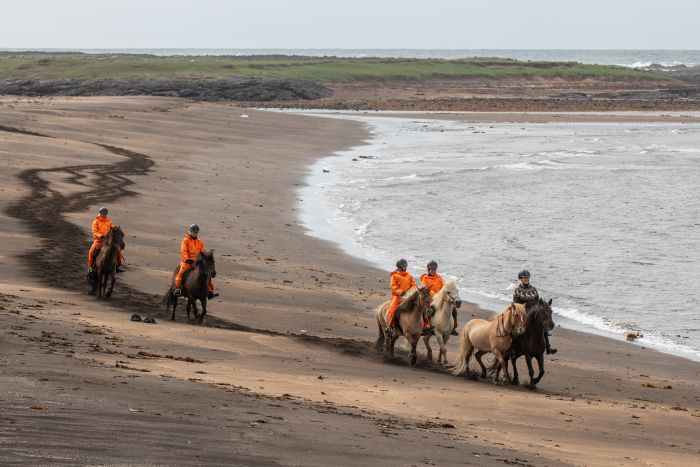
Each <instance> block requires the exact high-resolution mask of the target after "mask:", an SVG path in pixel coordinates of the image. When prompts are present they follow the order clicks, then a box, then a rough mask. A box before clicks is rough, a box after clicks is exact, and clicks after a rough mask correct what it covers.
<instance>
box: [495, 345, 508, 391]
mask: <svg viewBox="0 0 700 467" xmlns="http://www.w3.org/2000/svg"><path fill="white" fill-rule="evenodd" d="M493 355H494V356H495V357H496V360H497V361H498V370H496V377H495V378H494V379H493V382H494V384H496V383H497V382H498V376H499V373H500V372H501V368H502V369H503V376H504V378H505V381H506V382H507V383H510V374H509V373H508V362H507V361H506V359H505V358H503V355H501V352H499V351H498V350H495V351H494V352H493Z"/></svg>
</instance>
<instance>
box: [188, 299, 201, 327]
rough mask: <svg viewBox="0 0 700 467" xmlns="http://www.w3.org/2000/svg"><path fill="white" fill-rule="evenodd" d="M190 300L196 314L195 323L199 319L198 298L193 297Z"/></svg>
mask: <svg viewBox="0 0 700 467" xmlns="http://www.w3.org/2000/svg"><path fill="white" fill-rule="evenodd" d="M190 302H191V303H192V313H193V314H194V324H197V321H198V320H199V310H198V309H197V299H196V298H191V299H190Z"/></svg>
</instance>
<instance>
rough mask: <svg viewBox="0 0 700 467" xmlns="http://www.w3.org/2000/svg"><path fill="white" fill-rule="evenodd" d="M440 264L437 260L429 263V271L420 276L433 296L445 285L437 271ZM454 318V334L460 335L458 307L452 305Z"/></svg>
mask: <svg viewBox="0 0 700 467" xmlns="http://www.w3.org/2000/svg"><path fill="white" fill-rule="evenodd" d="M437 267H438V264H437V263H436V262H435V261H431V262H429V263H428V273H427V274H422V275H421V276H420V281H421V282H422V283H423V285H427V286H428V287H430V296H431V297H432V296H433V295H435V294H436V293H438V292H439V291H440V290H442V288H443V287H444V286H445V282H444V281H443V280H442V276H440V274H438V273H437ZM452 320H453V321H454V327H453V328H452V335H453V336H458V335H459V333H458V332H457V308H455V307H454V306H453V307H452Z"/></svg>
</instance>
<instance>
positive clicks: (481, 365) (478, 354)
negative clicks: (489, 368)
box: [474, 350, 487, 379]
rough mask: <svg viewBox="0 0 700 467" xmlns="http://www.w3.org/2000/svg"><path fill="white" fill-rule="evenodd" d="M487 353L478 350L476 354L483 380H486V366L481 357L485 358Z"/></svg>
mask: <svg viewBox="0 0 700 467" xmlns="http://www.w3.org/2000/svg"><path fill="white" fill-rule="evenodd" d="M486 353H487V352H484V351H483V350H477V351H476V353H475V354H474V357H475V358H476V361H477V362H479V366H480V367H481V379H486V365H484V362H482V361H481V357H483V356H484V354H486Z"/></svg>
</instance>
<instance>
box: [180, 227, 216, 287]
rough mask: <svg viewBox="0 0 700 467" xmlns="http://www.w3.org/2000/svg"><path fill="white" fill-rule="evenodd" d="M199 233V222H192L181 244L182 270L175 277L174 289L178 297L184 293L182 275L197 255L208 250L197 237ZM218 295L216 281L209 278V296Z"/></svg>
mask: <svg viewBox="0 0 700 467" xmlns="http://www.w3.org/2000/svg"><path fill="white" fill-rule="evenodd" d="M198 234H199V226H198V225H197V224H192V225H191V226H190V228H189V229H188V231H187V233H186V234H185V238H183V239H182V243H181V244H180V253H181V255H182V259H180V271H178V273H177V277H176V278H175V290H174V291H173V294H175V296H176V297H179V296H180V295H182V275H183V274H184V273H185V271H186V270H188V269H189V268H191V267H192V265H193V264H194V260H195V258H197V255H198V254H199V253H203V252H204V251H205V250H206V248H204V242H203V241H202V240H200V239H199V238H197V235H198ZM218 296H219V294H218V293H214V281H213V280H212V279H211V278H209V293H208V294H207V298H209V300H211V299H212V298H214V297H218Z"/></svg>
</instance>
